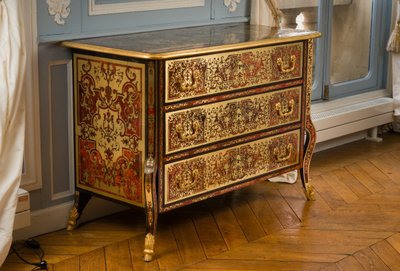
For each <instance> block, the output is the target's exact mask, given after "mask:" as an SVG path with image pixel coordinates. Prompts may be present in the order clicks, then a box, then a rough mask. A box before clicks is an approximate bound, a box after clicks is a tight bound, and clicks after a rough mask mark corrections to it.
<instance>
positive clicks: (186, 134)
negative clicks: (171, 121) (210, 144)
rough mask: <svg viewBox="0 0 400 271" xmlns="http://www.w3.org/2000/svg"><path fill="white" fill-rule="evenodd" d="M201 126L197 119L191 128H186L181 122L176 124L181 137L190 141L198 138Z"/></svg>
mask: <svg viewBox="0 0 400 271" xmlns="http://www.w3.org/2000/svg"><path fill="white" fill-rule="evenodd" d="M200 126H201V125H200V122H199V121H198V120H195V121H193V122H192V124H191V125H190V127H189V129H185V128H184V127H183V125H182V124H181V123H180V124H178V125H177V126H176V128H175V130H176V132H177V134H178V137H179V139H181V140H185V141H189V140H194V139H196V138H197V136H198V135H199V133H200Z"/></svg>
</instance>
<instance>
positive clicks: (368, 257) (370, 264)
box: [354, 247, 390, 271]
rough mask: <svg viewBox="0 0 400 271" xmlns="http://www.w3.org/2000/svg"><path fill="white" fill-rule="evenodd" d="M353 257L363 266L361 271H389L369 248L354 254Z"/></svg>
mask: <svg viewBox="0 0 400 271" xmlns="http://www.w3.org/2000/svg"><path fill="white" fill-rule="evenodd" d="M354 257H355V258H356V259H357V261H358V262H359V263H360V264H361V265H362V266H363V268H364V269H363V270H365V271H375V270H379V271H390V269H389V268H388V267H387V266H386V265H385V263H384V262H383V261H382V260H381V259H380V258H379V257H378V256H377V255H376V254H375V253H374V252H373V251H372V250H371V248H369V247H367V248H365V249H363V250H360V251H358V252H356V253H355V254H354Z"/></svg>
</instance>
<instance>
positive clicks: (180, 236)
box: [172, 216, 206, 264]
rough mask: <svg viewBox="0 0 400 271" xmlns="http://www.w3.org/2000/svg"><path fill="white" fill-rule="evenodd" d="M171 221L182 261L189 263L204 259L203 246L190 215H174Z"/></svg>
mask: <svg viewBox="0 0 400 271" xmlns="http://www.w3.org/2000/svg"><path fill="white" fill-rule="evenodd" d="M173 221H174V225H173V226H172V228H173V233H174V236H175V240H176V243H177V245H178V248H179V251H180V254H181V257H182V260H183V263H184V264H190V263H193V262H197V261H200V260H203V259H205V257H206V256H205V254H204V251H203V247H202V245H201V242H200V240H199V237H198V235H197V232H196V229H195V227H194V224H193V221H192V220H191V219H190V217H189V216H181V217H179V219H178V217H176V218H175V219H174V220H173Z"/></svg>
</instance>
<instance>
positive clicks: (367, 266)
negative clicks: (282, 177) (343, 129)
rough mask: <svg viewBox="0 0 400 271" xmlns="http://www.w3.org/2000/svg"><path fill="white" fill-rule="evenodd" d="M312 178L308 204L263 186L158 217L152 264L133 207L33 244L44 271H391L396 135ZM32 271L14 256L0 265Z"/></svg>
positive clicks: (322, 159) (298, 193)
mask: <svg viewBox="0 0 400 271" xmlns="http://www.w3.org/2000/svg"><path fill="white" fill-rule="evenodd" d="M311 175H312V183H313V185H314V186H315V188H316V201H314V202H307V201H306V200H305V197H304V194H303V191H302V187H301V184H300V182H297V183H296V184H294V185H289V184H274V183H270V182H263V183H259V184H257V185H254V186H251V187H248V188H245V189H243V190H240V191H236V192H233V193H229V194H227V195H223V196H221V197H218V198H214V199H210V200H207V201H205V202H202V203H199V204H196V205H193V206H188V207H184V208H181V209H178V210H175V211H172V212H169V213H166V214H163V215H161V217H160V221H159V230H158V233H157V237H156V259H155V260H154V261H153V262H151V263H144V262H143V261H142V249H143V240H144V215H143V213H142V211H141V210H136V211H127V212H123V213H120V214H116V215H113V216H109V217H106V218H103V219H100V220H97V221H94V222H91V223H87V224H85V225H82V226H81V227H80V228H79V229H77V230H76V231H74V232H72V233H68V232H66V231H65V230H61V231H58V232H54V233H50V234H46V235H44V236H39V237H37V238H36V239H37V240H38V241H40V243H41V244H42V247H43V248H44V250H45V252H46V257H45V258H46V260H47V261H48V262H49V263H50V266H49V270H53V271H78V270H79V271H131V270H138V271H143V270H186V271H194V270H197V271H200V270H204V271H205V270H207V271H211V270H218V271H221V270H230V271H233V270H268V271H270V270H271V271H273V270H293V271H298V270H322V271H333V270H349V271H358V270H376V271H387V270H392V271H395V270H400V210H399V209H400V135H399V134H390V133H389V134H385V135H384V141H383V142H382V143H373V142H368V141H359V142H355V143H351V144H348V145H344V146H341V147H338V148H334V149H331V150H328V151H324V152H320V153H317V154H316V155H315V156H314V159H313V162H312V168H311ZM29 253H30V252H28V251H26V252H25V254H24V255H25V256H26V257H31V259H32V260H33V259H34V257H33V255H30V254H29ZM31 269H32V267H30V266H27V265H25V264H22V263H21V262H20V261H19V260H18V258H16V257H15V255H10V256H9V258H8V260H7V262H6V264H5V265H4V266H3V268H0V270H1V271H14V270H18V271H24V270H31Z"/></svg>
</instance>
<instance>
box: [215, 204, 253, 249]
mask: <svg viewBox="0 0 400 271" xmlns="http://www.w3.org/2000/svg"><path fill="white" fill-rule="evenodd" d="M220 207H221V208H216V209H215V210H214V211H213V216H214V218H215V221H216V223H217V225H218V227H219V229H220V232H221V234H222V237H223V238H224V240H225V243H226V245H227V246H228V249H233V248H235V247H239V246H241V245H243V244H247V242H248V241H247V239H246V236H245V235H244V233H243V231H242V229H241V228H240V225H239V223H238V221H237V220H236V217H235V215H234V213H233V212H232V209H231V208H230V207H229V206H220Z"/></svg>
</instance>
